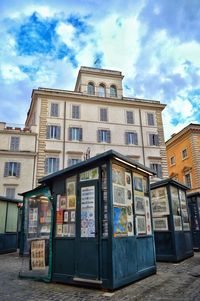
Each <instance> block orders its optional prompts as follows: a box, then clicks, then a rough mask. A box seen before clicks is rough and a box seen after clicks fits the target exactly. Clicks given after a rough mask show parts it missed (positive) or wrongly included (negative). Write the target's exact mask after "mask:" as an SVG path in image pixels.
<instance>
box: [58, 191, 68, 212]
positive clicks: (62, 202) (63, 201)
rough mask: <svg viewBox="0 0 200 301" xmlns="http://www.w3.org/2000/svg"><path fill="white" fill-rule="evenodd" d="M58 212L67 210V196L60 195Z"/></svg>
mask: <svg viewBox="0 0 200 301" xmlns="http://www.w3.org/2000/svg"><path fill="white" fill-rule="evenodd" d="M59 202H60V210H65V209H67V196H64V195H61V196H60V198H59Z"/></svg>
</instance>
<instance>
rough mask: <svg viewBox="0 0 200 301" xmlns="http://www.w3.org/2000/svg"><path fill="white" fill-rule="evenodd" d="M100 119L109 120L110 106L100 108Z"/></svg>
mask: <svg viewBox="0 0 200 301" xmlns="http://www.w3.org/2000/svg"><path fill="white" fill-rule="evenodd" d="M104 117H105V118H104ZM99 121H102V122H107V121H108V108H100V109H99Z"/></svg>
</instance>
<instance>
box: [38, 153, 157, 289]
mask: <svg viewBox="0 0 200 301" xmlns="http://www.w3.org/2000/svg"><path fill="white" fill-rule="evenodd" d="M153 174H154V172H153V171H152V170H150V169H148V168H146V167H144V166H143V165H141V164H139V163H137V162H135V161H132V160H130V159H128V158H127V157H125V156H123V155H121V154H119V153H117V152H115V151H113V150H109V151H107V152H105V153H103V154H100V155H97V156H95V157H93V158H90V159H88V160H86V161H83V162H80V163H78V164H76V165H74V166H71V167H68V168H66V169H63V170H61V171H58V172H55V173H53V174H51V175H48V176H46V177H44V178H42V179H40V180H39V182H40V184H41V185H45V186H46V187H49V190H50V191H51V196H52V206H53V224H52V226H53V230H52V244H50V248H52V252H51V253H52V267H51V273H52V274H51V277H52V278H51V280H52V281H55V282H61V283H69V284H78V285H86V286H96V287H99V288H105V289H111V290H113V289H116V288H118V287H121V286H123V285H126V284H128V283H131V282H133V281H136V280H139V279H142V278H144V277H146V276H149V275H151V274H154V273H156V263H155V261H156V258H155V249H154V236H153V232H152V219H151V202H150V188H149V176H151V175H153Z"/></svg>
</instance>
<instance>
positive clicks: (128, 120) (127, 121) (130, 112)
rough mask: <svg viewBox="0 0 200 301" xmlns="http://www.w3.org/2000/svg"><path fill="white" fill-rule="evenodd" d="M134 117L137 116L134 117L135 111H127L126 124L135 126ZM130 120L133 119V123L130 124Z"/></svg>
mask: <svg viewBox="0 0 200 301" xmlns="http://www.w3.org/2000/svg"><path fill="white" fill-rule="evenodd" d="M130 114H131V118H130V116H128V115H130ZM134 117H135V116H134V112H133V111H126V123H127V124H135V118H134ZM130 119H131V121H132V122H130Z"/></svg>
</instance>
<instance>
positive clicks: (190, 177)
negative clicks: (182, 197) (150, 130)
mask: <svg viewBox="0 0 200 301" xmlns="http://www.w3.org/2000/svg"><path fill="white" fill-rule="evenodd" d="M166 150H167V161H168V170H169V176H170V177H172V178H174V179H176V180H178V181H179V182H182V183H184V184H185V185H186V186H188V187H189V188H190V192H196V191H200V164H199V162H200V124H193V123H191V124H189V125H188V126H186V127H185V128H184V129H183V130H181V131H180V132H179V133H177V134H174V135H172V137H171V138H170V139H169V140H168V141H167V142H166Z"/></svg>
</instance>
